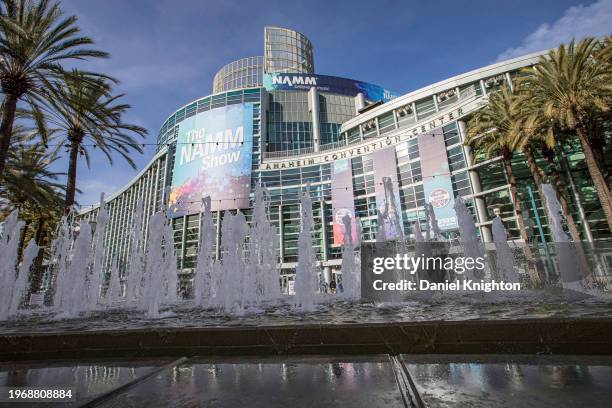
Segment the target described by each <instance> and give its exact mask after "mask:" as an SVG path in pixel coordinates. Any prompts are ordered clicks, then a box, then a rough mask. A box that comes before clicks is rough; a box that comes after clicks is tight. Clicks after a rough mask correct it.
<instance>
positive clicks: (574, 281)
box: [542, 184, 581, 289]
mask: <svg viewBox="0 0 612 408" xmlns="http://www.w3.org/2000/svg"><path fill="white" fill-rule="evenodd" d="M542 192H543V193H544V198H545V200H544V202H545V204H546V209H547V210H548V215H549V219H550V229H551V232H552V236H553V240H554V241H555V247H556V249H557V250H556V252H557V260H558V267H559V271H560V274H561V279H562V281H563V287H564V288H567V289H581V288H580V282H579V281H580V278H581V276H580V271H579V262H578V260H579V257H578V253H577V251H576V248H575V247H574V245H572V244H571V243H570V241H569V238H568V236H567V234H566V233H565V231H564V230H563V224H562V222H561V214H562V213H563V212H562V210H561V204H559V201H558V200H557V194H556V192H555V190H554V188H553V186H551V185H550V184H542Z"/></svg>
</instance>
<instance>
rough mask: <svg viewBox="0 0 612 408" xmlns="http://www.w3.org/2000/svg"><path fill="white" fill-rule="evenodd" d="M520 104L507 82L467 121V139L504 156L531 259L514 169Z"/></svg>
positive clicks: (487, 152) (493, 154)
mask: <svg viewBox="0 0 612 408" xmlns="http://www.w3.org/2000/svg"><path fill="white" fill-rule="evenodd" d="M521 115H522V110H521V104H520V100H519V98H516V97H515V96H514V95H513V94H512V92H511V90H510V88H509V87H508V86H507V85H505V86H503V87H502V88H501V89H500V90H499V91H498V92H494V93H492V94H491V96H490V97H489V102H488V104H487V105H486V106H485V107H483V108H482V109H480V110H479V111H477V112H476V113H475V114H474V115H473V116H472V118H471V119H470V121H469V122H468V129H467V138H466V141H465V143H466V144H468V145H471V146H472V147H474V148H476V149H477V150H480V151H482V152H483V153H484V154H485V155H486V156H487V157H489V158H494V157H498V156H501V161H502V164H503V166H504V169H505V171H506V176H507V177H508V184H509V190H510V198H511V200H512V203H513V204H514V216H515V218H516V222H517V224H518V228H519V234H520V236H521V239H522V240H523V241H524V242H525V243H526V253H527V257H528V259H529V260H532V259H533V257H532V255H531V250H530V248H529V245H528V241H529V238H528V235H527V230H526V228H525V220H524V219H523V205H522V203H521V201H520V199H519V197H518V194H517V189H516V178H515V176H514V171H513V169H512V158H513V155H514V150H513V148H514V146H513V141H514V139H515V137H516V134H517V133H518V132H520V131H521V128H520V126H521V117H522V116H521ZM529 273H530V275H531V279H532V282H533V283H534V284H536V283H539V281H540V278H539V276H538V275H537V271H535V269H533V268H531V267H530V268H529Z"/></svg>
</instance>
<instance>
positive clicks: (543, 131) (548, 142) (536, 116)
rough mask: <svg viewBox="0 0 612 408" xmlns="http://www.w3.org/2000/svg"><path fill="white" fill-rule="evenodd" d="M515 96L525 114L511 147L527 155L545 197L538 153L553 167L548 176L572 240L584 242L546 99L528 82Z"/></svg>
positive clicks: (540, 190)
mask: <svg viewBox="0 0 612 408" xmlns="http://www.w3.org/2000/svg"><path fill="white" fill-rule="evenodd" d="M515 95H517V98H519V103H520V106H521V113H520V115H519V118H518V120H519V124H518V126H517V131H516V132H515V133H514V135H513V139H512V141H511V148H512V149H513V150H515V151H520V152H522V153H523V154H524V155H525V158H526V159H527V165H528V166H529V170H530V171H531V174H532V176H533V179H534V181H535V184H536V187H537V189H538V193H539V194H540V197H541V198H542V199H544V192H543V189H542V183H543V182H544V181H543V179H542V175H543V171H542V169H541V168H540V167H539V166H538V165H537V162H536V159H535V155H536V152H542V155H543V156H544V158H546V160H547V162H548V167H549V168H548V174H545V177H547V178H549V179H550V180H549V181H550V182H551V184H552V186H553V187H554V189H555V192H556V195H557V199H558V200H559V203H560V204H561V209H562V210H563V216H564V217H565V220H566V222H567V226H568V229H569V232H570V235H571V237H572V239H573V240H574V241H575V242H576V243H577V244H580V241H581V237H580V232H579V230H578V227H577V225H576V222H575V220H574V217H573V215H572V212H571V209H570V206H569V203H568V201H567V200H566V198H565V194H564V191H565V188H564V186H563V183H562V182H561V175H560V172H559V170H558V169H557V164H556V162H555V161H554V149H555V148H556V146H557V144H558V143H560V142H561V141H562V138H561V137H560V132H559V130H558V129H557V127H556V126H555V124H554V122H553V121H552V120H550V119H548V118H547V117H546V116H545V115H544V113H543V112H542V105H543V104H542V101H541V100H540V98H539V97H538V96H536V95H533V94H532V93H531V92H530V91H529V84H528V82H524V81H518V83H517V84H516V86H515Z"/></svg>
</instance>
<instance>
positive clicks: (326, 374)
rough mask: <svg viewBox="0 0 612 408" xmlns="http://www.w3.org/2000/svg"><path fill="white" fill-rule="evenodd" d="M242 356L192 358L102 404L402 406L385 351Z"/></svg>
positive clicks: (110, 405)
mask: <svg viewBox="0 0 612 408" xmlns="http://www.w3.org/2000/svg"><path fill="white" fill-rule="evenodd" d="M238 361H240V360H235V362H221V363H211V362H210V361H204V360H202V361H197V360H190V361H189V362H188V363H186V364H183V365H180V366H178V367H175V368H174V369H172V370H171V371H165V372H163V373H160V374H158V375H156V376H154V377H152V378H150V379H149V380H147V381H145V382H142V383H141V384H139V385H138V386H136V387H133V388H132V389H130V390H129V391H126V392H124V393H121V394H119V395H117V396H116V397H115V398H113V399H110V400H108V401H107V402H106V403H105V404H103V405H102V406H103V407H142V406H151V407H153V406H181V407H200V406H202V407H208V406H219V407H247V406H248V407H277V406H283V407H292V408H293V407H308V408H312V407H325V406H341V407H403V406H404V403H403V401H402V396H401V393H400V391H399V389H398V388H397V383H396V381H395V377H394V374H393V369H392V367H391V364H390V363H389V359H388V357H386V356H380V357H368V358H360V357H350V358H348V359H334V358H301V359H295V358H294V359H291V358H288V359H284V361H282V360H278V359H277V360H276V361H275V360H274V359H269V358H268V359H265V358H264V359H259V360H252V361H250V362H246V363H245V362H244V359H243V360H242V361H243V362H241V363H238ZM160 401H164V402H163V404H162V403H160Z"/></svg>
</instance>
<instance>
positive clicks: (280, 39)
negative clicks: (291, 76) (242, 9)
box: [264, 27, 314, 74]
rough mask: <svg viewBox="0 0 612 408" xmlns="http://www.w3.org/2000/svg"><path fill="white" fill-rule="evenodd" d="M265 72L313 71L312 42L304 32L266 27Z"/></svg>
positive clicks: (311, 72) (305, 72)
mask: <svg viewBox="0 0 612 408" xmlns="http://www.w3.org/2000/svg"><path fill="white" fill-rule="evenodd" d="M264 34H265V72H297V73H302V74H313V73H314V56H313V53H312V43H311V42H310V40H309V39H308V38H306V36H305V35H304V34H301V33H298V32H297V31H293V30H289V29H286V28H280V27H266V28H265V29H264Z"/></svg>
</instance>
